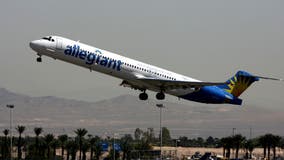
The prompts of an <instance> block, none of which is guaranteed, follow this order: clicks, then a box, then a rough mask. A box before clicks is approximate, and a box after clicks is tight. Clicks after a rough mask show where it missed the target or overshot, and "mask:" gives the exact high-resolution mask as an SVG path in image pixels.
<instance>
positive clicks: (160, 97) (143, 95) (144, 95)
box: [139, 91, 165, 101]
mask: <svg viewBox="0 0 284 160" xmlns="http://www.w3.org/2000/svg"><path fill="white" fill-rule="evenodd" d="M156 98H157V99H158V100H164V99H165V94H164V93H163V92H159V93H157V94H156ZM139 99H140V100H143V101H145V100H147V99H148V94H147V93H146V92H145V91H144V92H143V93H140V94H139Z"/></svg>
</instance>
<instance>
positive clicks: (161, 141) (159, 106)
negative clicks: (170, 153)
mask: <svg viewBox="0 0 284 160" xmlns="http://www.w3.org/2000/svg"><path fill="white" fill-rule="evenodd" d="M156 106H157V107H158V108H160V159H162V158H163V157H162V145H163V133H162V108H165V106H164V105H163V104H156Z"/></svg>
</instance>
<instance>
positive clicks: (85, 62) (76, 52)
mask: <svg viewBox="0 0 284 160" xmlns="http://www.w3.org/2000/svg"><path fill="white" fill-rule="evenodd" d="M52 39H53V40H54V41H47V40H45V39H40V40H35V41H33V42H31V43H33V44H31V48H32V49H34V50H35V51H36V52H37V53H38V54H39V55H45V56H48V57H52V58H54V59H60V60H62V61H65V62H69V63H72V64H75V65H78V66H81V67H84V68H87V69H89V70H90V71H97V72H100V73H104V74H107V75H110V76H113V77H117V78H119V79H122V80H126V81H131V82H132V81H134V82H135V81H136V79H137V77H139V76H142V77H152V78H157V79H167V80H181V81H196V82H199V81H198V80H196V79H193V78H190V77H187V76H184V75H181V74H177V73H174V72H171V71H168V70H165V69H162V68H159V67H156V66H153V65H149V64H146V63H143V62H140V61H136V60H133V59H130V58H127V57H124V56H121V55H118V54H115V53H112V52H109V51H106V50H102V49H99V48H96V47H92V46H89V45H86V44H84V43H81V42H79V41H73V40H70V39H67V38H63V37H59V36H52ZM36 44H41V45H38V46H37V47H35V45H36ZM69 51H70V54H69V53H67V52H69ZM66 53H67V54H66ZM91 55H92V56H91ZM92 57H94V58H92ZM126 85H127V84H126ZM135 85H137V89H138V88H148V89H149V90H152V91H156V92H159V91H160V88H157V87H155V86H151V85H149V84H147V83H145V84H141V82H140V81H138V82H136V84H135ZM191 92H194V89H193V88H187V89H172V90H165V93H168V94H171V95H174V96H179V95H184V94H188V93H191Z"/></svg>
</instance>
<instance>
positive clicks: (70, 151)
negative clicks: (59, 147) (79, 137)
mask: <svg viewBox="0 0 284 160" xmlns="http://www.w3.org/2000/svg"><path fill="white" fill-rule="evenodd" d="M66 150H67V160H69V157H70V155H71V160H75V159H76V153H77V150H78V144H77V143H76V142H75V141H74V140H69V141H67V142H66Z"/></svg>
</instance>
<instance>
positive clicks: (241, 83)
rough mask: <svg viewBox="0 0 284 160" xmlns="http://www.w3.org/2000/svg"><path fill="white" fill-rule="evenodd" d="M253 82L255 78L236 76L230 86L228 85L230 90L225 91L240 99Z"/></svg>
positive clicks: (231, 80)
mask: <svg viewBox="0 0 284 160" xmlns="http://www.w3.org/2000/svg"><path fill="white" fill-rule="evenodd" d="M253 82H254V78H253V77H247V76H234V77H233V78H231V79H230V81H229V84H228V85H227V87H228V88H227V89H225V91H227V92H229V93H231V94H232V95H234V96H236V97H239V96H240V95H241V94H242V93H243V92H244V91H245V90H246V89H247V88H248V87H249V86H250V85H251V84H252V83H253Z"/></svg>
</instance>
